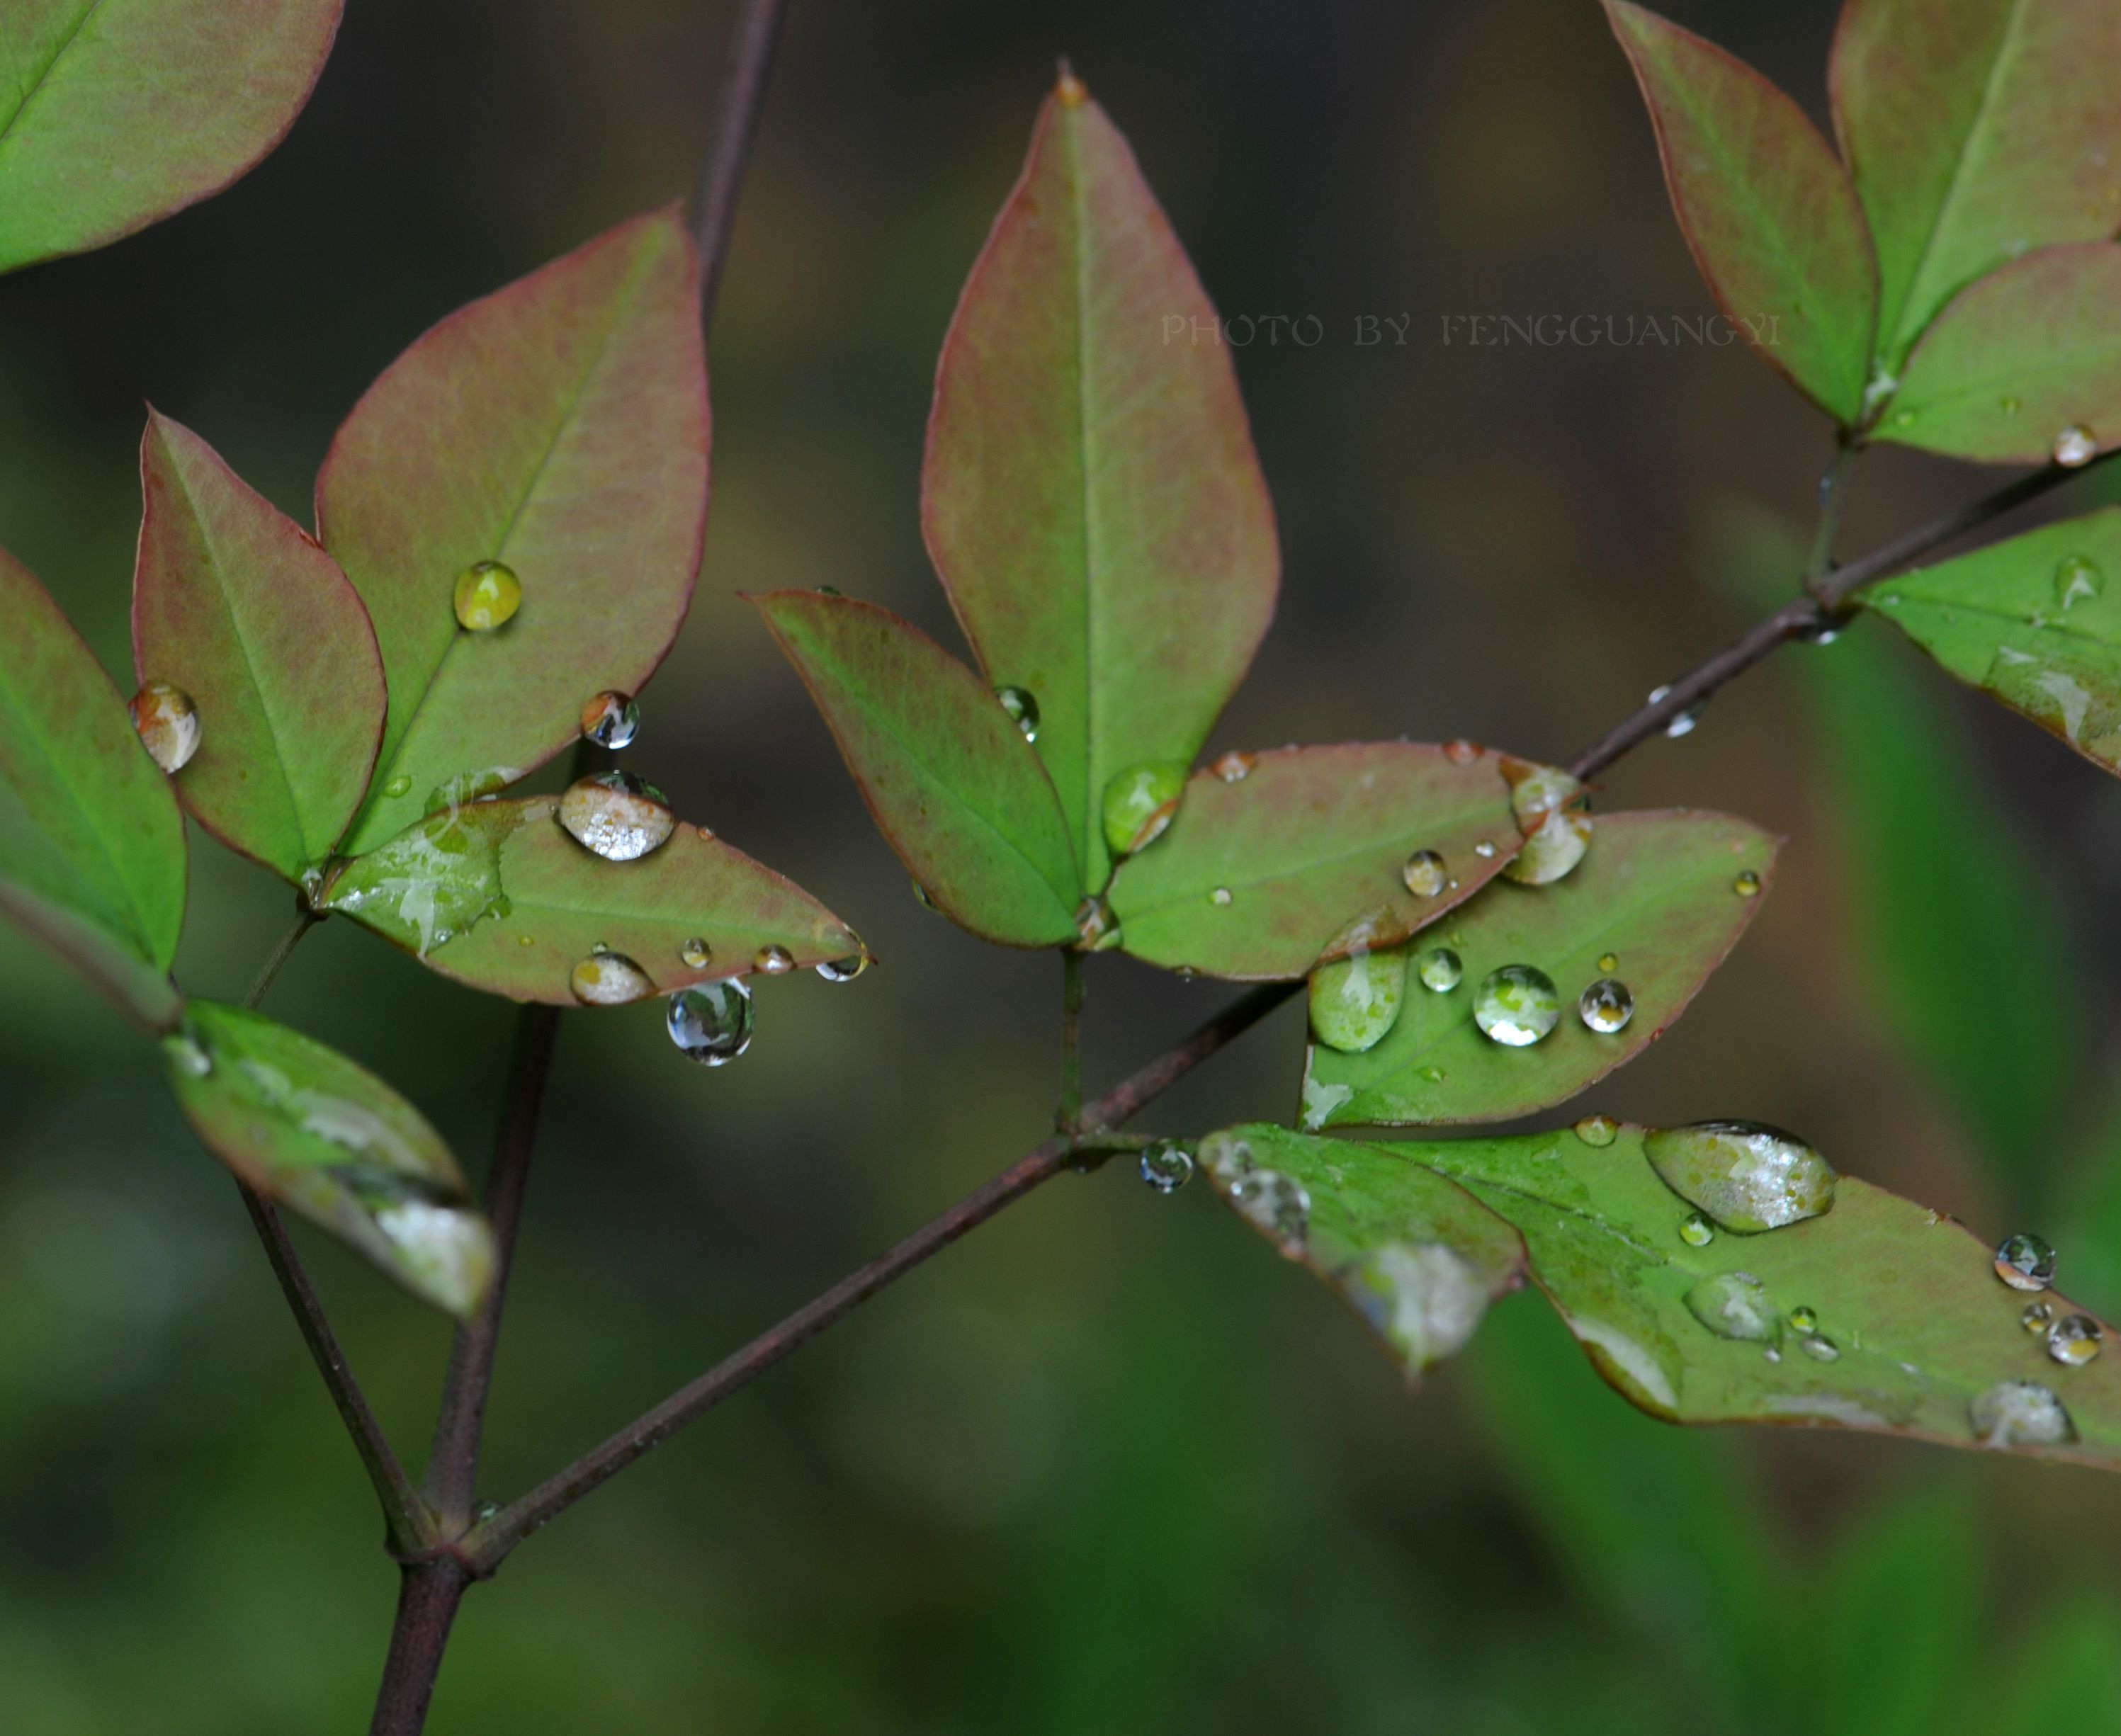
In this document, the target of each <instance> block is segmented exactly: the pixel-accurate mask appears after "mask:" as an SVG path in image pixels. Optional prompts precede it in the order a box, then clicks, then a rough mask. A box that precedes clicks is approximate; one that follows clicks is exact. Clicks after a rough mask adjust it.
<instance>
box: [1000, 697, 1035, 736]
mask: <svg viewBox="0 0 2121 1736" xmlns="http://www.w3.org/2000/svg"><path fill="white" fill-rule="evenodd" d="M995 698H996V699H998V700H1000V701H1001V709H1002V710H1005V711H1006V712H1007V713H1008V714H1009V717H1010V719H1012V720H1013V721H1014V723H1015V724H1016V733H1018V734H1019V735H1020V736H1022V737H1023V738H1024V740H1026V741H1027V742H1035V741H1037V739H1038V701H1037V700H1036V699H1035V698H1033V696H1032V692H1031V690H1030V688H1028V687H997V688H995Z"/></svg>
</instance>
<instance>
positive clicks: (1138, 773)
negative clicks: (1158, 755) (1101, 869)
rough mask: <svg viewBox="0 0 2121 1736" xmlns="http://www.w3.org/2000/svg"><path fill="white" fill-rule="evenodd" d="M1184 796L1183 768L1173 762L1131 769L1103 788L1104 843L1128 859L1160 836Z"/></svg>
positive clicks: (1184, 777)
mask: <svg viewBox="0 0 2121 1736" xmlns="http://www.w3.org/2000/svg"><path fill="white" fill-rule="evenodd" d="M1185 792H1186V768H1185V767H1184V766H1181V765H1180V764H1178V763H1177V761H1175V760H1156V761H1150V762H1149V764H1147V765H1144V766H1130V767H1128V768H1127V770H1125V771H1123V772H1121V774H1120V775H1118V776H1117V777H1116V778H1114V779H1113V780H1112V782H1111V783H1109V784H1107V785H1106V786H1105V803H1104V821H1105V843H1106V845H1107V846H1108V847H1109V848H1110V849H1111V850H1112V854H1114V855H1115V856H1131V855H1132V854H1135V851H1137V850H1141V849H1147V848H1148V847H1149V845H1152V844H1154V842H1155V841H1156V840H1158V838H1160V837H1162V836H1163V831H1164V828H1165V827H1166V826H1169V825H1170V824H1171V821H1172V816H1173V815H1175V814H1176V813H1177V812H1178V798H1179V797H1180V796H1182V795H1183V794H1185Z"/></svg>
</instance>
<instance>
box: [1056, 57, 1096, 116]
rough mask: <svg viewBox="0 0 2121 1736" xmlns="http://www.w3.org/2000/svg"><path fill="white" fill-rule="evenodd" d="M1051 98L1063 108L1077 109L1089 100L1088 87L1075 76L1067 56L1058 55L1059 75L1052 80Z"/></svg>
mask: <svg viewBox="0 0 2121 1736" xmlns="http://www.w3.org/2000/svg"><path fill="white" fill-rule="evenodd" d="M1053 100H1055V101H1056V102H1057V103H1059V104H1060V105H1061V107H1062V108H1064V109H1079V108H1081V107H1082V106H1083V105H1084V103H1086V102H1088V100H1090V87H1089V86H1088V85H1086V84H1084V82H1083V81H1082V80H1081V79H1079V78H1078V77H1076V76H1075V69H1074V67H1072V66H1070V64H1069V63H1068V57H1067V56H1066V55H1065V54H1064V55H1062V56H1061V72H1060V76H1059V77H1057V78H1056V80H1055V81H1054V84H1053Z"/></svg>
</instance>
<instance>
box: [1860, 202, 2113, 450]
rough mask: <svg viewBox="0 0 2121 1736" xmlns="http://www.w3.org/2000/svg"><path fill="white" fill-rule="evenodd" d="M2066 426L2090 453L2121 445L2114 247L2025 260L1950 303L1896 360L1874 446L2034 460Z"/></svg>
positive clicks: (2064, 250) (2054, 250)
mask: <svg viewBox="0 0 2121 1736" xmlns="http://www.w3.org/2000/svg"><path fill="white" fill-rule="evenodd" d="M2066 428H2078V429H2082V430H2085V431H2087V432H2088V433H2089V434H2090V435H2091V438H2092V439H2093V440H2095V441H2096V442H2097V443H2098V444H2099V445H2100V447H2101V448H2110V447H2112V446H2114V445H2115V444H2121V247H2117V246H2115V245H2114V244H2112V243H2111V242H2106V241H2095V242H2091V243H2089V244H2086V245H2084V246H2081V247H2050V248H2046V249H2043V250H2042V251H2040V252H2039V253H2036V254H2027V255H2026V256H2025V258H2022V259H2019V260H2016V261H2013V262H2012V263H2011V264H2008V265H2006V266H2003V267H2002V268H2000V269H1999V270H1997V271H1993V272H1990V273H1989V274H1988V276H1987V277H1983V279H1982V280H1981V281H1980V282H1979V283H1977V284H1975V285H1974V287H1973V288H1971V289H1970V290H1968V291H1966V292H1965V294H1964V295H1962V296H1960V297H1959V298H1958V299H1957V300H1955V301H1954V302H1952V303H1951V305H1950V306H1948V307H1947V308H1946V309H1945V310H1944V311H1943V312H1942V314H1939V315H1938V316H1937V320H1936V322H1935V323H1933V324H1932V326H1931V327H1930V328H1929V329H1928V331H1927V332H1925V333H1923V339H1922V342H1920V343H1918V344H1917V345H1916V346H1915V351H1914V355H1912V356H1909V358H1908V365H1907V369H1906V371H1905V372H1904V375H1902V378H1901V382H1900V394H1899V396H1898V397H1896V398H1895V399H1894V400H1893V408H1892V412H1891V413H1890V415H1888V416H1887V417H1886V419H1885V420H1884V421H1883V422H1882V423H1881V424H1880V426H1879V428H1878V438H1880V439H1881V440H1898V441H1899V442H1900V443H1901V444H1903V445H1908V446H1920V447H1923V448H1924V449H1926V450H1928V451H1931V452H1944V453H1949V454H1951V456H1953V457H1954V458H1980V459H1983V460H1985V461H1987V462H1988V463H2020V464H2037V463H2042V462H2044V460H2046V459H2047V458H2050V457H2051V456H2053V453H2054V450H2055V442H2056V438H2057V436H2058V435H2060V434H2061V433H2062V431H2063V430H2064V429H2066ZM2090 455H2091V454H2090V449H2089V448H2088V447H2087V448H2086V449H2085V451H2084V452H2083V454H2081V457H2080V458H2079V460H2078V461H2079V462H2082V459H2083V458H2088V457H2089V456H2090Z"/></svg>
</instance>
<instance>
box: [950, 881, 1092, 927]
mask: <svg viewBox="0 0 2121 1736" xmlns="http://www.w3.org/2000/svg"><path fill="white" fill-rule="evenodd" d="M913 896H914V897H915V898H916V899H917V900H918V901H920V905H921V909H922V910H933V911H934V912H935V914H936V915H938V916H940V915H942V914H943V907H942V905H939V904H938V903H936V902H935V900H934V899H933V898H931V897H930V896H929V895H928V888H927V887H925V886H923V885H921V882H919V881H917V880H916V881H915V882H913ZM1076 919H1077V920H1078V921H1080V920H1081V913H1080V912H1078V913H1077V916H1076Z"/></svg>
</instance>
